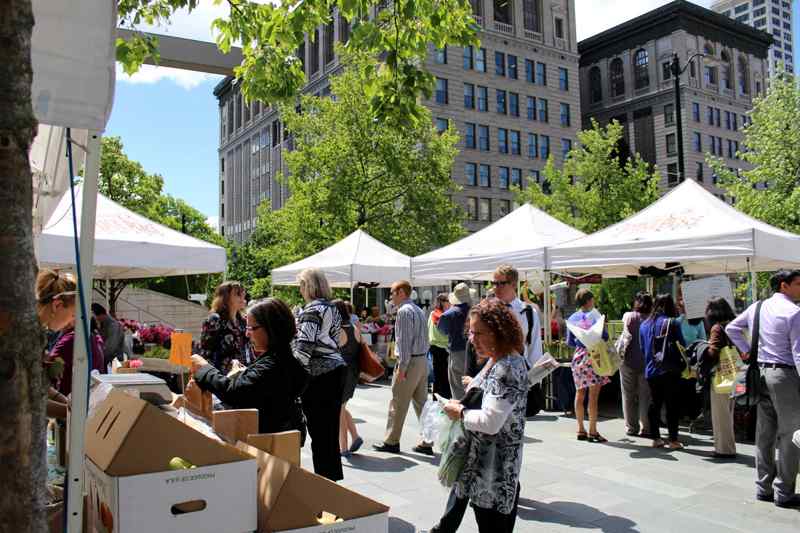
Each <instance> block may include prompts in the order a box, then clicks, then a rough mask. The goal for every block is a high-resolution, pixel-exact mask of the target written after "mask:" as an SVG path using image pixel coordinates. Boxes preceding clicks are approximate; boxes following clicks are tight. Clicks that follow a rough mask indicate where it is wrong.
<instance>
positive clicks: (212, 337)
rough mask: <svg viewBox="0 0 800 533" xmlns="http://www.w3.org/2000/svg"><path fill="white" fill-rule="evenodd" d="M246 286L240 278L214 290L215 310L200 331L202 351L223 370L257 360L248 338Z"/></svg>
mask: <svg viewBox="0 0 800 533" xmlns="http://www.w3.org/2000/svg"><path fill="white" fill-rule="evenodd" d="M245 304H246V301H245V291H244V287H242V285H241V284H240V283H239V282H238V281H226V282H224V283H222V284H221V285H220V286H219V287H217V290H216V291H214V301H213V302H212V303H211V314H210V315H208V318H206V319H205V320H204V321H203V330H202V333H201V334H200V355H201V356H202V357H203V359H205V360H207V361H208V362H209V363H211V364H212V365H213V366H214V367H215V368H216V369H217V370H219V371H220V372H222V373H223V374H227V373H229V372H230V371H231V370H233V369H234V361H236V362H237V363H238V364H237V366H239V365H241V366H248V365H249V364H250V363H252V362H253V359H254V358H253V351H252V348H251V346H250V341H248V340H247V335H246V330H247V321H246V320H245V318H244V317H243V316H242V310H243V309H244V308H245Z"/></svg>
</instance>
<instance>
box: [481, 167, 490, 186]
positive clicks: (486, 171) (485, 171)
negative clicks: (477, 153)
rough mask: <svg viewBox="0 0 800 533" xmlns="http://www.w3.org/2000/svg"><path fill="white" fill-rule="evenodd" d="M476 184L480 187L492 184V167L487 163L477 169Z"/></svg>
mask: <svg viewBox="0 0 800 533" xmlns="http://www.w3.org/2000/svg"><path fill="white" fill-rule="evenodd" d="M478 172H479V174H478V179H479V182H478V184H479V185H480V186H481V187H491V186H492V169H491V167H489V165H481V166H480V167H479V169H478Z"/></svg>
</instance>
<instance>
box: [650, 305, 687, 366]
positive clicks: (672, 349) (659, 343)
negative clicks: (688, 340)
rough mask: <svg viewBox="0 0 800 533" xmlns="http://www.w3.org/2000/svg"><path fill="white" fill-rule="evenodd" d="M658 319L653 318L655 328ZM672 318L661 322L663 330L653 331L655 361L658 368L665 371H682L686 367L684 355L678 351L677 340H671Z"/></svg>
mask: <svg viewBox="0 0 800 533" xmlns="http://www.w3.org/2000/svg"><path fill="white" fill-rule="evenodd" d="M656 322H657V321H656V319H653V329H655V327H656ZM672 324H673V322H672V319H671V318H668V319H667V320H666V322H662V323H661V331H660V332H657V333H656V332H655V331H654V333H653V362H654V363H655V366H656V368H658V369H660V370H662V371H664V372H677V373H681V372H682V371H683V369H684V368H686V363H684V361H683V356H682V355H681V354H680V352H679V351H678V346H677V344H676V342H675V341H670V330H671V329H672Z"/></svg>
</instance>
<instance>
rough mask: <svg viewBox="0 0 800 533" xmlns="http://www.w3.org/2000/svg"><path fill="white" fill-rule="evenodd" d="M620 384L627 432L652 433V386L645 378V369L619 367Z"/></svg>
mask: <svg viewBox="0 0 800 533" xmlns="http://www.w3.org/2000/svg"><path fill="white" fill-rule="evenodd" d="M619 384H620V387H621V388H622V415H623V417H624V418H625V430H626V431H627V432H629V433H639V430H640V429H641V430H642V433H650V420H649V419H648V418H647V410H648V409H649V408H650V385H648V384H647V380H646V379H645V377H644V369H641V370H634V369H632V368H630V367H628V366H626V365H625V364H623V365H622V366H620V367H619Z"/></svg>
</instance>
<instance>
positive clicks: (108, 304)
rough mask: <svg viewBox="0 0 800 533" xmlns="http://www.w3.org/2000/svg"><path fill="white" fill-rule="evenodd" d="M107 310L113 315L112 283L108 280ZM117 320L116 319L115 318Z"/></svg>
mask: <svg viewBox="0 0 800 533" xmlns="http://www.w3.org/2000/svg"><path fill="white" fill-rule="evenodd" d="M105 281H106V310H107V311H108V313H109V314H111V281H109V279H108V278H106V280H105ZM114 318H116V317H114Z"/></svg>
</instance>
